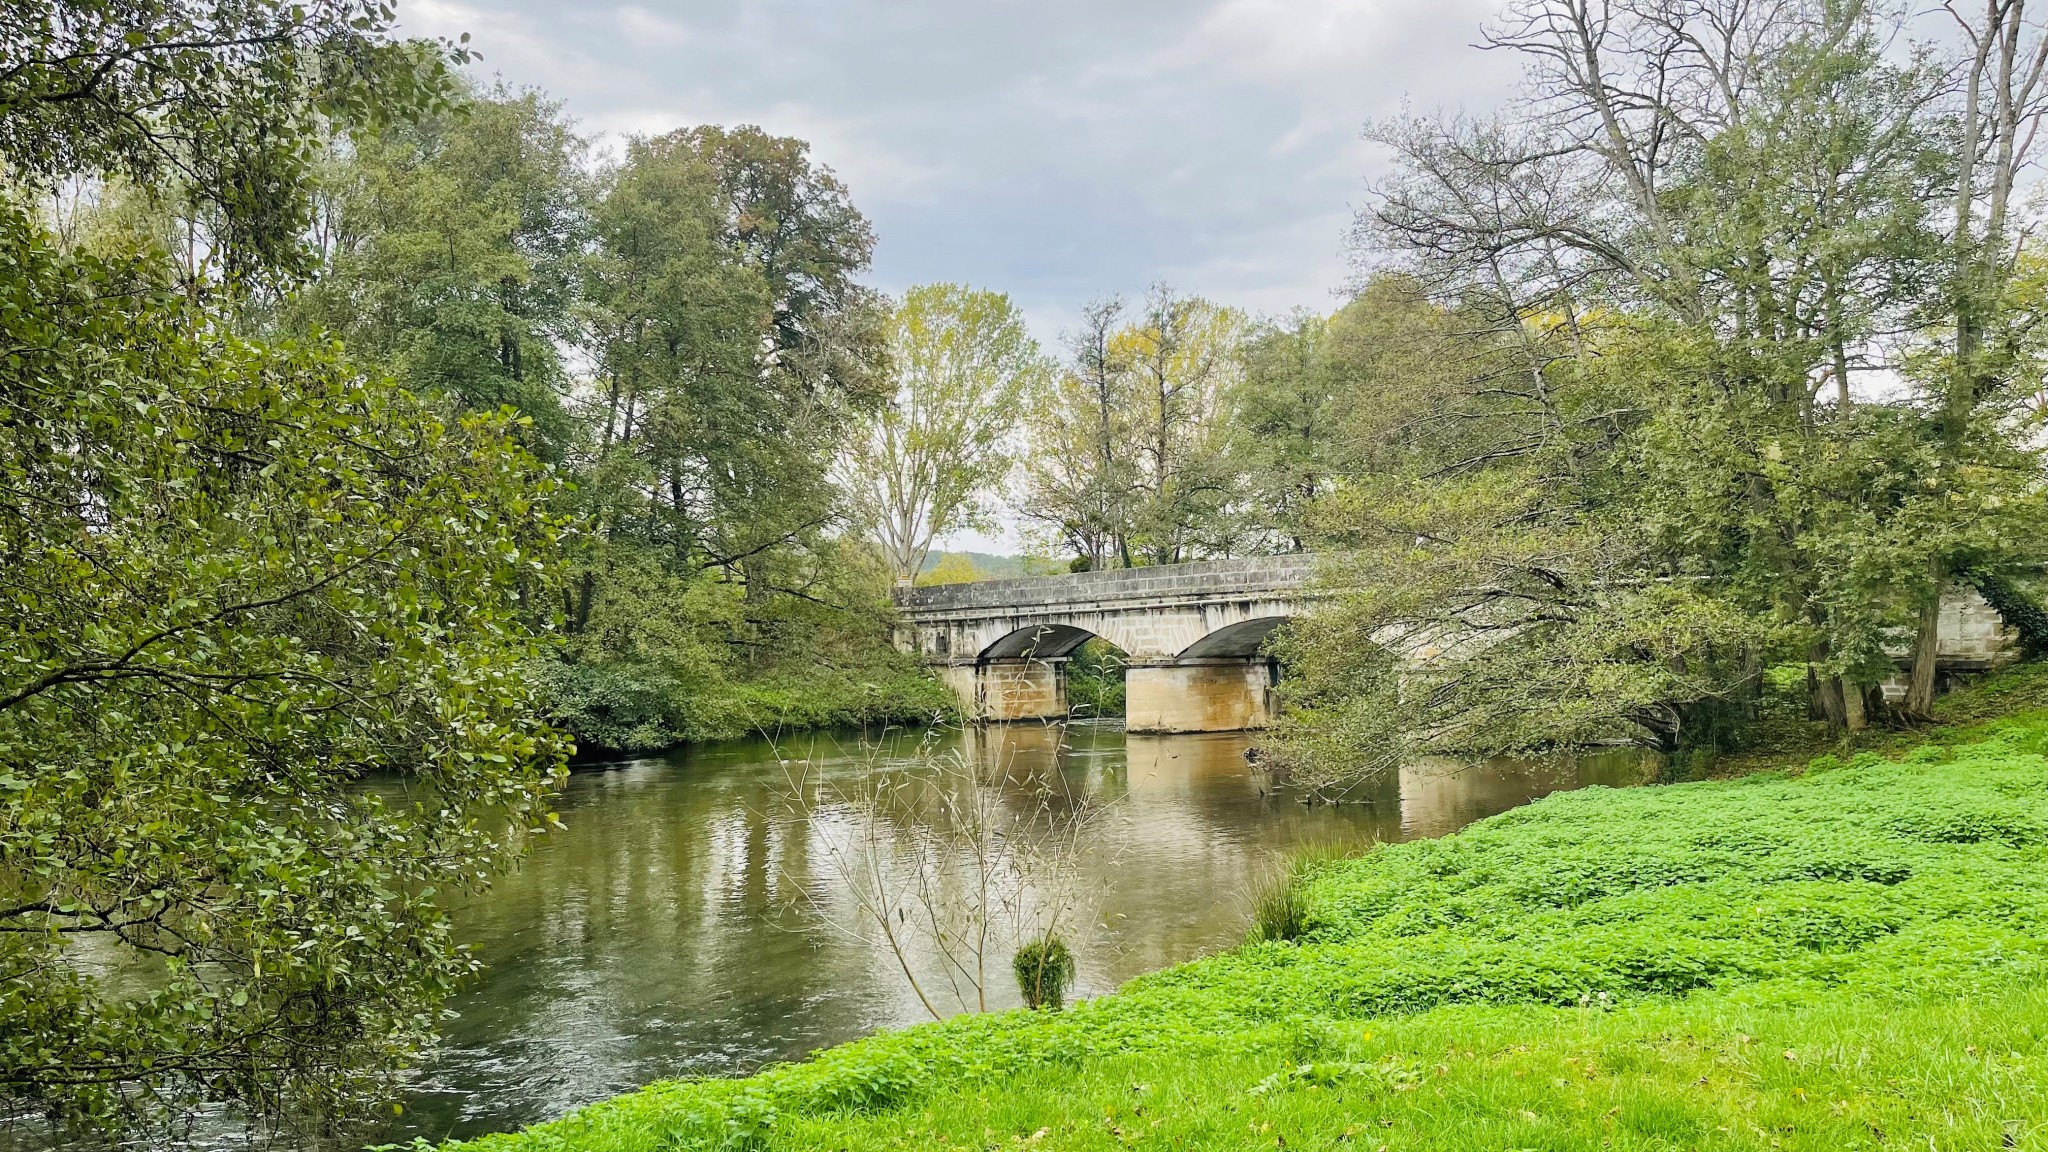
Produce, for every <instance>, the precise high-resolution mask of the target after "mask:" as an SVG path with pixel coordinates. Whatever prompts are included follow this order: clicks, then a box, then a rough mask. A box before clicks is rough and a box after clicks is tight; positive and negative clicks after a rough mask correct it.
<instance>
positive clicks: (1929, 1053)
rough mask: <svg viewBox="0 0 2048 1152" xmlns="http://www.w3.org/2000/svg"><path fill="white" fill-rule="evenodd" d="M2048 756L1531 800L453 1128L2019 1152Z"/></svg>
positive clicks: (578, 1133)
mask: <svg viewBox="0 0 2048 1152" xmlns="http://www.w3.org/2000/svg"><path fill="white" fill-rule="evenodd" d="M2037 687H2038V685H2037ZM2044 751H2048V714H2043V713H2040V712H2034V713H2030V714H2028V715H2026V716H2025V717H2024V718H2023V719H2019V720H2010V721H2004V722H1999V723H1994V724H1992V725H1991V726H1989V727H1988V728H1984V729H1978V730H1974V731H1968V732H1956V733H1953V734H1951V735H1950V736H1949V737H1948V739H1946V740H1939V741H1937V742H1934V743H1929V744H1925V745H1921V746H1919V747H1917V748H1915V749H1914V750H1912V751H1911V752H1909V753H1908V754H1906V755H1904V756H1903V757H1902V758H1901V759H1899V760H1894V761H1887V760H1884V759H1882V758H1880V757H1878V756H1876V755H1871V754H1866V755H1863V756H1860V757H1858V758H1856V759H1855V760H1854V761H1852V762H1849V763H1846V764H1845V763H1843V762H1841V761H1839V760H1836V759H1833V758H1823V759H1821V760H1817V761H1815V762H1813V763H1811V764H1809V765H1806V766H1804V767H1803V768H1801V769H1799V770H1798V771H1795V772H1791V773H1786V774H1778V775H1769V776H1761V777H1754V778H1749V779H1744V780H1737V781H1728V782H1713V783H1703V784H1688V785H1681V786H1675V787H1670V788H1654V789H1653V788H1644V789H1638V790H1619V791H1616V790H1608V789H1589V790H1585V791H1582V792H1574V793H1566V794H1560V795H1556V796H1552V797H1550V798H1548V799H1546V800H1543V801H1540V802H1538V803H1536V804H1534V805H1531V806H1529V807H1526V808H1523V809H1519V810H1517V811H1515V812H1511V813H1509V814H1507V815H1505V816H1500V817H1496V818H1494V819H1492V820H1489V821H1485V822H1483V823H1481V824H1478V825H1475V826H1473V827H1472V828H1470V829H1467V830H1466V831H1464V832H1461V833H1459V834H1457V835H1454V836H1450V837H1447V838H1445V839H1442V840H1438V841H1424V842H1416V843H1410V844H1403V845H1395V846H1388V847H1384V848H1381V849H1379V850H1378V851H1376V852H1373V853H1371V854H1370V855H1367V856H1365V857H1363V858H1359V859H1353V860H1348V861H1342V862H1336V863H1331V864H1326V865H1321V866H1318V867H1316V868H1314V869H1312V870H1311V871H1310V877H1311V878H1310V879H1309V880H1308V881H1307V886H1306V890H1305V894H1304V904H1305V931H1304V932H1303V933H1302V935H1301V939H1300V941H1299V942H1298V943H1286V942H1275V941H1269V942H1262V943H1253V944H1248V945H1246V946H1244V947H1242V948H1240V949H1238V950H1237V951H1235V952H1232V953H1228V954H1226V955H1222V956H1218V957H1214V958H1211V959H1207V960H1200V961H1196V962H1194V963H1192V964H1188V965H1184V966H1182V967H1180V968H1175V969H1170V970H1168V971H1166V972H1162V973H1159V974H1157V975H1153V976H1148V977H1143V978H1140V979H1139V980H1137V981H1134V982H1132V983H1131V984H1130V985H1128V986H1126V987H1125V989H1124V990H1122V991H1120V992H1118V993H1116V994H1115V995H1113V996H1109V997H1105V998H1102V999H1099V1000H1095V1001H1092V1002H1088V1003H1085V1004H1081V1005H1077V1006H1074V1007H1070V1008H1069V1009H1068V1010H1067V1011H1066V1012H1064V1013H1061V1014H1058V1015H1051V1014H1046V1013H1034V1012H1013V1013H1004V1014H1000V1015H995V1016H986V1015H977V1016H968V1017H961V1018H957V1019H955V1020H952V1021H948V1022H946V1023H944V1024H939V1025H933V1026H927V1027H922V1028H915V1029H910V1030H907V1031H903V1032H897V1033H890V1034H886V1035H883V1036H878V1037H875V1038H872V1039H869V1040H863V1041H859V1042H856V1043H853V1044H849V1045H845V1046H842V1047H839V1048H835V1049H832V1050H829V1051H827V1052H825V1053H823V1054H821V1055H819V1056H818V1057H816V1058H814V1059H813V1060H811V1061H809V1062H807V1063H804V1064H799V1065H792V1066H783V1067H779V1068H775V1069H771V1070H769V1071H767V1072H765V1073H763V1074H761V1075H759V1076H755V1077H752V1078H749V1079H745V1080H738V1081H725V1080H707V1081H688V1082H682V1083H674V1084H663V1085H656V1086H654V1087H652V1088H649V1089H647V1090H645V1091H643V1092H640V1093H637V1094H634V1095H631V1096H627V1097H622V1098H620V1099H618V1100H616V1101H612V1102H608V1103H605V1104H600V1105H596V1106H593V1107H591V1108H587V1109H585V1110H583V1111H582V1112H579V1113H577V1114H575V1115H572V1116H570V1117H569V1118H567V1119H564V1120H561V1121H558V1122H555V1123H552V1124H547V1125H542V1126H540V1127H538V1128H535V1129H533V1130H532V1131H531V1132H528V1133H525V1134H520V1135H514V1136H498V1137H487V1138H485V1139H483V1140H481V1141H479V1142H477V1143H476V1144H474V1145H466V1146H465V1147H476V1148H479V1149H490V1150H492V1152H501V1150H502V1152H513V1150H525V1149H543V1148H545V1149H558V1148H559V1149H567V1148H575V1149H579V1150H589V1152H600V1150H601V1152H613V1150H620V1152H623V1150H626V1149H644V1148H655V1147H668V1148H715V1147H769V1146H772V1147H781V1148H808V1147H819V1148H826V1147H830V1148H844V1147H854V1148H900V1147H931V1146H935V1145H941V1144H946V1143H952V1144H964V1145H984V1144H986V1143H989V1142H1003V1141H1023V1142H1031V1141H1034V1140H1044V1139H1047V1138H1048V1137H1049V1136H1051V1135H1052V1134H1054V1133H1057V1134H1058V1138H1059V1141H1060V1142H1061V1144H1062V1146H1080V1147H1094V1146H1102V1147H1121V1146H1138V1147H1174V1146H1188V1147H1244V1146H1247V1139H1248V1136H1249V1138H1250V1140H1251V1142H1253V1143H1256V1144H1258V1145H1260V1146H1266V1145H1267V1144H1268V1142H1273V1143H1272V1146H1279V1145H1278V1140H1284V1141H1285V1142H1286V1146H1288V1147H1343V1146H1346V1142H1348V1141H1352V1140H1353V1139H1354V1138H1355V1137H1358V1136H1360V1135H1364V1134H1368V1133H1369V1134H1370V1138H1371V1139H1372V1140H1373V1141H1375V1146H1380V1145H1384V1146H1387V1147H1390V1148H1392V1147H1411V1148H1425V1147H1447V1146H1449V1147H1468V1146H1479V1147H1494V1146H1500V1147H1530V1146H1539V1145H1540V1146H1544V1147H1557V1148H1599V1147H1606V1146H1640V1147H1651V1146H1658V1144H1659V1141H1662V1142H1664V1143H1665V1144H1667V1145H1668V1144H1675V1145H1678V1146H1685V1145H1688V1144H1692V1145H1697V1144H1700V1143H1703V1142H1705V1143H1711V1144H1713V1145H1714V1146H1717V1147H1730V1148H1750V1147H1773V1146H1774V1147H1795V1148H1813V1149H1822V1148H1840V1147H1852V1146H1862V1145H1864V1144H1867V1143H1872V1142H1874V1136H1873V1133H1875V1132H1878V1131H1882V1132H1883V1133H1884V1134H1885V1141H1886V1142H1887V1143H1890V1142H1893V1141H1897V1142H1900V1143H1912V1144H1918V1143H1923V1142H1926V1141H1927V1140H1929V1139H1932V1140H1934V1141H1936V1143H1937V1144H1939V1145H1948V1144H1956V1145H1965V1144H1972V1143H1983V1144H1994V1145H1995V1144H2001V1143H2002V1144H2004V1146H2007V1147H2038V1146H2040V1140H2041V1136H2042V1134H2041V1132H2040V1130H2039V1129H2038V1127H2034V1126H2030V1125H2028V1124H2025V1123H2022V1125H2021V1126H2020V1127H2019V1128H2018V1129H2017V1130H2015V1129H2013V1128H2011V1127H2008V1126H2007V1122H2008V1121H2010V1120H2012V1119H2014V1118H2023V1117H2030V1116H2035V1115H2039V1114H2040V1113H2041V1109H2042V1108H2043V1106H2044V1105H2048V1097H2044V1096H2043V1085H2042V1081H2041V1079H2040V1078H2039V1077H2038V1076H2034V1075H2032V1074H2031V1073H2030V1069H2032V1068H2033V1067H2034V1066H2035V1065H2036V1064H2037V1063H2038V1062H2039V1061H2040V1060H2041V1059H2042V1058H2044V1056H2048V1001H2044V1000H2043V998H2042V996H2041V993H2040V985H2041V980H2042V977H2043V975H2044V973H2048V947H2044V944H2043V940H2044V939H2048V935H2044V932H2048V868H2044V867H2043V865H2044V863H2048V799H2044V797H2048V758H2044V756H2043V752H2044ZM1447 1102H1448V1104H1447ZM1034 1133H1037V1134H1038V1135H1037V1136H1035V1137H1034ZM2008 1137H2010V1138H2008ZM1276 1138H1278V1140H1276Z"/></svg>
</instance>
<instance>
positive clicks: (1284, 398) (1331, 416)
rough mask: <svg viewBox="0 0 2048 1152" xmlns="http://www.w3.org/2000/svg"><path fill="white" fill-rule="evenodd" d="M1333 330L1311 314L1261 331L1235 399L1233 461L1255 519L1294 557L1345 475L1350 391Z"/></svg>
mask: <svg viewBox="0 0 2048 1152" xmlns="http://www.w3.org/2000/svg"><path fill="white" fill-rule="evenodd" d="M1330 330H1331V321H1330V320H1327V319H1325V318H1324V317H1321V316H1318V315H1315V314H1314V313H1311V312H1307V311H1301V312H1297V313H1296V314H1295V315H1294V316H1292V317H1290V318H1289V319H1288V321H1287V322H1286V323H1285V324H1273V325H1266V326H1264V327H1263V328H1261V329H1260V330H1259V331H1257V332H1256V333H1255V334H1254V335H1253V336H1252V337H1251V338H1250V339H1248V340H1247V341H1246V342H1245V345H1244V349H1243V353H1242V355H1243V357H1244V369H1243V378H1242V381H1241V382H1240V384H1239V385H1238V388H1237V391H1236V395H1235V396H1234V397H1233V405H1232V406H1233V408H1234V409H1235V412H1236V420H1237V422H1238V424H1239V426H1240V428H1241V431H1242V433H1243V434H1242V435H1241V436H1240V437H1238V440H1237V443H1236V445H1235V448H1236V451H1235V452H1234V454H1233V461H1232V463H1233V467H1234V468H1235V469H1236V470H1238V471H1239V472H1240V473H1241V474H1242V475H1243V477H1244V484H1245V487H1246V489H1247V491H1246V496H1247V499H1248V500H1249V502H1250V505H1251V506H1250V509H1249V510H1248V514H1249V516H1250V518H1251V520H1252V523H1253V525H1254V526H1255V527H1256V528H1259V529H1264V530H1265V531H1268V532H1271V533H1273V534H1274V535H1275V536H1276V537H1277V538H1278V542H1279V543H1280V545H1281V546H1282V547H1284V548H1286V549H1287V550H1288V551H1293V552H1299V551H1301V550H1302V549H1303V548H1304V547H1305V544H1304V541H1305V540H1306V539H1307V538H1308V535H1309V528H1308V515H1309V510H1310V509H1312V508H1314V507H1315V505H1316V502H1317V500H1318V499H1320V498H1321V497H1322V496H1323V495H1325V493H1326V492H1327V491H1328V488H1329V485H1330V482H1331V479H1332V478H1333V476H1334V475H1335V474H1336V473H1337V471H1338V465H1337V460H1336V452H1337V443H1338V437H1337V429H1338V426H1339V424H1340V422H1341V420H1342V413H1343V410H1344V405H1343V400H1344V392H1343V388H1342V384H1341V377H1340V376H1339V375H1338V373H1337V372H1336V371H1334V370H1333V367H1334V366H1333V364H1332V362H1331V361H1332V356H1331V347H1330V344H1331V341H1330Z"/></svg>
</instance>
